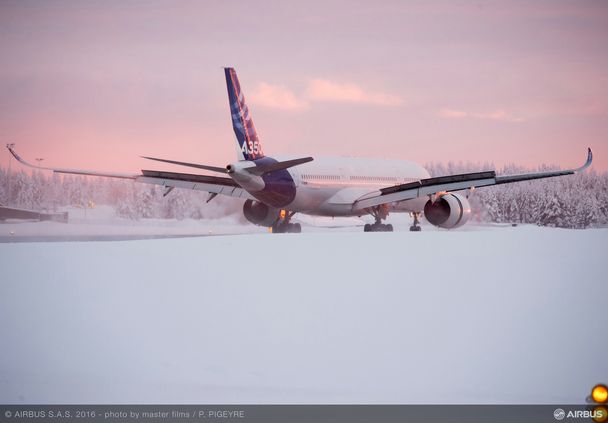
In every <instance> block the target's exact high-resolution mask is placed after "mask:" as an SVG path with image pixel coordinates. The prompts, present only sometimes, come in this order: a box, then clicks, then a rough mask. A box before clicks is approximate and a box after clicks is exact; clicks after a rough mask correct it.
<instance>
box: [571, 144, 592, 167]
mask: <svg viewBox="0 0 608 423" xmlns="http://www.w3.org/2000/svg"><path fill="white" fill-rule="evenodd" d="M592 162H593V151H591V148H590V147H589V148H587V161H586V162H585V164H584V165H582V166H581V167H579V168H578V169H574V172H575V173H579V172H582V171H583V170H585V169H587V168H588V167H589V166H591V163H592Z"/></svg>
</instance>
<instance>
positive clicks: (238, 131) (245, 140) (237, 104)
mask: <svg viewBox="0 0 608 423" xmlns="http://www.w3.org/2000/svg"><path fill="white" fill-rule="evenodd" d="M224 73H225V74H226V86H227V88H228V101H229V102H230V113H231V114H232V128H233V129H234V134H235V135H236V141H237V154H238V159H239V160H255V159H260V158H262V157H264V153H263V152H262V145H261V144H260V140H259V139H258V133H257V132H256V130H255V126H254V124H253V119H252V117H251V114H250V113H249V108H248V107H247V104H246V103H245V96H244V95H243V91H241V85H240V84H239V79H238V77H237V76H236V71H235V70H234V68H224Z"/></svg>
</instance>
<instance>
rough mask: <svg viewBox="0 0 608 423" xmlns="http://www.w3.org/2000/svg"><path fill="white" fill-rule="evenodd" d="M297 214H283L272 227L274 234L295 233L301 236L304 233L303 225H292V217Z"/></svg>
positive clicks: (286, 212)
mask: <svg viewBox="0 0 608 423" xmlns="http://www.w3.org/2000/svg"><path fill="white" fill-rule="evenodd" d="M294 214H296V212H288V211H285V213H281V216H279V218H278V219H277V221H276V222H274V224H273V225H272V233H275V234H284V233H294V234H299V233H300V232H302V225H300V224H299V223H291V222H290V220H291V218H292V216H293V215H294Z"/></svg>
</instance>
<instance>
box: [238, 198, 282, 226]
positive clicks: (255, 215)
mask: <svg viewBox="0 0 608 423" xmlns="http://www.w3.org/2000/svg"><path fill="white" fill-rule="evenodd" d="M280 213H281V210H279V209H275V208H272V207H269V206H267V205H266V204H264V203H261V202H259V201H254V200H247V201H245V204H243V214H244V215H245V218H246V219H247V220H248V221H250V222H251V223H254V224H256V225H260V226H272V224H273V223H274V222H276V220H277V219H278V218H279V214H280Z"/></svg>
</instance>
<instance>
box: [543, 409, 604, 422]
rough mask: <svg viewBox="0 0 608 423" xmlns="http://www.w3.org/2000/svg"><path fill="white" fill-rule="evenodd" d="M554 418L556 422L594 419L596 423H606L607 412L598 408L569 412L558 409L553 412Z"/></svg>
mask: <svg viewBox="0 0 608 423" xmlns="http://www.w3.org/2000/svg"><path fill="white" fill-rule="evenodd" d="M553 417H554V418H555V420H564V419H593V420H594V421H596V422H604V421H606V420H605V419H606V417H608V416H607V415H606V411H605V409H601V408H596V409H594V410H568V412H566V411H565V410H564V409H562V408H556V409H555V411H553Z"/></svg>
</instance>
